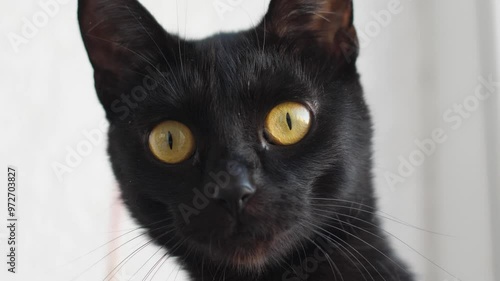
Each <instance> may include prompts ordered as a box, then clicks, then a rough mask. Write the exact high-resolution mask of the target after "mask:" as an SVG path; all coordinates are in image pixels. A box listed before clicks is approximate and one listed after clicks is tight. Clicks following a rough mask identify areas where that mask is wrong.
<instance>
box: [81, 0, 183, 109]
mask: <svg viewBox="0 0 500 281" xmlns="http://www.w3.org/2000/svg"><path fill="white" fill-rule="evenodd" d="M78 20H79V24H80V31H81V34H82V38H83V42H84V44H85V48H86V49H87V53H88V55H89V59H90V62H91V64H92V66H93V67H94V79H95V86H96V90H97V94H98V96H99V99H100V101H101V103H102V104H103V105H104V107H105V108H109V106H110V105H111V103H112V102H113V101H114V100H116V99H117V98H118V97H117V95H118V93H115V92H114V88H116V86H117V85H120V84H121V83H122V82H123V81H127V80H128V79H129V77H130V75H133V73H136V74H137V73H146V70H145V69H146V68H148V67H156V63H157V62H160V61H161V62H165V60H167V63H168V60H171V59H174V55H173V54H175V50H177V48H178V44H179V43H178V40H177V38H174V36H171V35H169V34H168V33H167V32H166V31H165V30H164V29H163V28H162V27H161V26H160V24H159V23H158V22H157V21H156V20H155V19H154V17H153V16H152V15H151V14H150V13H149V12H148V11H147V10H146V9H145V8H144V7H143V6H142V5H141V4H140V3H139V2H138V1H137V0H79V1H78Z"/></svg>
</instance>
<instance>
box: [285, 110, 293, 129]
mask: <svg viewBox="0 0 500 281" xmlns="http://www.w3.org/2000/svg"><path fill="white" fill-rule="evenodd" d="M286 124H288V128H289V129H290V130H292V118H290V113H288V112H287V113H286Z"/></svg>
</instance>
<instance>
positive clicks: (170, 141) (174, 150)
mask: <svg viewBox="0 0 500 281" xmlns="http://www.w3.org/2000/svg"><path fill="white" fill-rule="evenodd" d="M194 146H195V141H194V137H193V134H192V133H191V130H189V128H188V127H187V126H186V125H184V124H182V123H179V122H177V121H165V122H162V123H160V124H158V125H157V126H156V127H155V128H154V129H153V130H152V131H151V133H150V134H149V149H151V152H153V154H154V155H155V156H156V158H158V159H159V160H161V161H163V162H166V163H169V164H176V163H180V162H182V161H185V160H186V159H188V158H189V157H190V156H191V155H192V154H193V151H194Z"/></svg>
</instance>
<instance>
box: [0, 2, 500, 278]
mask: <svg viewBox="0 0 500 281" xmlns="http://www.w3.org/2000/svg"><path fill="white" fill-rule="evenodd" d="M141 2H142V3H143V4H145V5H146V7H147V8H149V9H150V11H151V12H152V13H153V14H154V15H155V16H156V17H157V18H158V20H159V21H160V22H161V23H162V24H163V25H164V27H165V28H166V29H167V30H168V31H170V32H173V33H179V34H181V35H182V36H185V37H187V38H192V39H196V38H203V37H205V36H208V35H210V34H213V33H215V32H218V31H220V30H240V29H245V28H248V27H250V26H252V25H254V24H256V23H257V22H258V21H259V20H260V19H261V17H262V16H263V15H264V13H265V11H266V9H267V4H268V1H265V0H260V1H256V0H237V1H235V0H231V1H229V0H208V1H207V0H203V1H202V0H143V1H141ZM44 3H45V4H44ZM46 3H55V4H53V5H52V9H51V10H50V11H49V13H47V12H46V10H45V9H44V8H43V7H44V6H46V5H47V4H46ZM221 3H222V5H224V4H225V5H226V6H225V7H229V9H228V10H227V11H225V12H221V11H218V10H217V9H215V8H214V5H215V4H221ZM44 15H45V16H44ZM355 17H356V19H355V24H356V26H357V28H358V30H359V32H360V36H361V42H362V49H361V55H360V58H359V62H358V66H359V70H360V73H361V75H362V82H363V85H364V88H365V94H366V98H367V100H368V103H369V105H370V107H371V109H372V113H373V117H374V122H375V129H376V134H375V139H374V141H375V147H374V151H375V159H374V161H375V168H374V174H375V176H376V177H375V180H376V185H377V194H378V197H379V199H380V200H379V202H380V206H381V209H382V211H383V212H385V213H387V214H390V215H392V216H396V217H397V218H399V219H401V220H402V221H404V222H406V224H409V225H413V226H418V227H420V228H423V229H425V230H427V231H423V230H419V229H417V228H416V227H412V226H408V225H405V224H402V223H394V222H391V221H386V223H385V228H386V229H387V231H388V232H390V233H392V234H393V235H394V237H397V239H393V245H394V247H395V248H397V250H398V251H399V252H400V253H401V255H403V256H404V257H405V259H406V260H407V261H408V262H409V263H410V264H411V265H412V267H413V269H414V271H415V272H416V273H417V275H418V278H419V280H429V281H445V280H448V281H452V280H455V277H456V280H464V281H477V280H481V281H494V280H496V281H498V280H500V270H499V268H500V241H499V240H500V239H499V237H500V186H499V184H500V171H499V170H500V169H499V168H500V165H499V160H500V135H499V132H500V130H499V129H500V115H499V114H498V110H499V109H500V102H499V98H498V93H499V88H500V84H499V83H485V82H484V81H496V82H500V75H499V73H500V72H499V70H500V67H499V66H500V53H499V51H498V50H500V44H499V38H500V1H493V0H485V1H467V0H454V1H453V0H441V1H432V0H420V1H412V0H373V1H360V0H357V1H355ZM31 24H33V26H31V27H30V25H31ZM0 62H1V64H0V79H1V80H0V81H1V83H0V95H1V101H2V103H1V104H2V110H1V112H0V120H1V131H2V133H1V135H2V137H1V138H0V167H3V168H2V169H6V167H7V165H15V166H17V167H18V168H19V191H18V197H19V201H18V208H19V210H18V216H19V228H18V231H19V232H18V239H19V253H18V257H19V260H18V273H17V274H16V275H12V274H8V273H7V272H6V266H5V262H2V264H3V265H2V266H1V267H0V279H1V280H8V281H10V280H65V281H68V280H102V279H103V278H105V277H106V275H107V274H108V273H109V272H110V271H111V270H112V269H113V268H114V267H115V266H117V265H120V262H121V261H122V260H123V259H124V258H126V257H127V255H128V254H130V253H132V252H133V250H134V249H136V248H137V246H138V245H141V243H144V242H146V241H147V239H146V238H145V237H137V235H139V234H140V232H139V231H131V232H130V231H128V230H132V229H134V227H136V226H135V225H134V224H133V222H132V221H131V219H130V218H129V216H128V214H127V213H126V211H125V210H124V209H123V208H122V206H121V203H120V201H119V199H118V191H117V187H116V184H115V180H114V178H113V175H112V173H111V169H110V167H109V163H108V159H107V155H106V153H105V149H106V139H105V133H104V131H105V130H106V126H107V125H106V122H105V119H104V111H103V110H102V109H101V106H100V104H99V103H98V100H97V97H96V94H95V91H94V88H93V80H92V69H91V66H90V64H89V62H88V59H87V55H86V53H85V51H84V48H83V44H82V42H81V38H80V34H79V30H78V24H77V20H76V1H70V0H36V1H35V0H30V1H2V2H1V3H0ZM478 87H479V89H480V91H481V92H480V93H490V95H489V96H488V97H484V98H482V99H479V98H478V96H475V94H476V90H477V89H478ZM461 108H462V109H461ZM436 130H437V133H441V135H442V136H441V137H437V138H436V136H435V134H436V132H435V131H436ZM433 135H434V137H435V138H434V139H435V140H440V143H438V142H436V141H433V142H434V146H432V145H430V144H429V141H430V140H431V139H432V138H433ZM422 143H426V144H427V146H425V147H426V148H427V151H426V149H425V147H424V148H421V147H422ZM85 148H86V149H87V150H86V151H85V155H81V156H76V155H75V152H74V151H75V150H78V149H83V150H85ZM431 148H432V149H431ZM57 163H59V164H65V165H67V166H68V170H67V171H66V172H65V173H64V174H62V175H61V174H58V173H56V172H55V171H54V167H55V166H54V165H58V164H57ZM403 166H404V167H403ZM3 177H4V176H3V175H2V178H3ZM2 182H3V183H6V181H5V180H2ZM5 186H6V185H5ZM5 188H6V187H5ZM0 194H2V195H1V196H0V199H1V200H0V210H1V211H0V214H5V215H0V217H2V218H3V217H5V216H6V211H4V210H6V197H5V196H6V190H4V191H1V192H0ZM2 221H3V219H2ZM2 225H3V222H2ZM429 231H434V232H438V233H441V234H433V233H430V232H429ZM443 234H444V235H443ZM119 235H123V236H122V237H120V238H118V239H116V240H114V241H113V242H111V243H108V244H105V243H106V242H108V241H110V240H112V239H113V238H115V237H117V236H119ZM135 237H137V238H135ZM6 238H7V232H6V228H5V227H3V226H2V227H0V255H1V256H2V258H1V259H2V260H4V259H6V257H5V255H6V253H7V252H6V250H7V247H6V245H7V243H6ZM127 241H128V242H127ZM123 243H126V244H125V245H124V246H123V247H121V248H119V249H118V250H115V251H113V249H115V248H116V247H118V246H120V245H121V244H123ZM103 244H105V246H103V247H100V248H97V247H98V246H100V245H103ZM96 248H97V249H96ZM94 249H96V250H94ZM92 250H94V251H92ZM90 251H92V252H91V253H89V252H90ZM108 253H109V255H108ZM162 254H163V252H162V251H161V250H160V251H158V248H157V247H155V246H153V245H148V246H147V247H146V248H144V249H143V250H142V251H141V252H140V253H139V254H137V255H136V256H135V257H133V258H132V259H130V260H129V261H128V263H127V264H126V266H124V267H123V268H122V270H120V272H118V273H117V274H116V275H115V276H114V277H113V278H114V279H111V280H120V281H121V280H129V279H130V278H131V277H132V276H133V275H134V273H135V272H136V271H137V270H138V269H139V272H138V273H137V274H136V275H135V276H133V278H132V280H142V278H143V277H144V276H145V275H146V274H147V272H148V270H149V269H150V268H151V267H152V266H153V265H154V264H155V263H156V262H157V261H158V260H159V259H160V258H161V255H162ZM150 257H152V258H151V259H150V260H149V261H148V259H149V258H150ZM146 261H148V262H147V264H146V265H145V266H144V267H143V268H142V269H140V267H141V266H142V265H143V264H144V263H145V262H146ZM160 263H162V266H161V270H160V272H158V273H157V274H156V276H155V278H154V280H166V279H167V278H168V280H174V279H176V280H187V279H186V278H185V275H184V274H183V273H182V272H179V267H178V266H177V265H176V264H175V262H173V261H171V260H167V261H166V262H165V263H164V264H163V261H160ZM122 265H123V264H122ZM151 276H152V274H151V275H150V277H151Z"/></svg>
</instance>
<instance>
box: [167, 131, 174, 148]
mask: <svg viewBox="0 0 500 281" xmlns="http://www.w3.org/2000/svg"><path fill="white" fill-rule="evenodd" d="M167 140H168V146H169V147H170V149H172V148H173V147H174V139H173V138H172V133H170V131H168V137H167Z"/></svg>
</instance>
